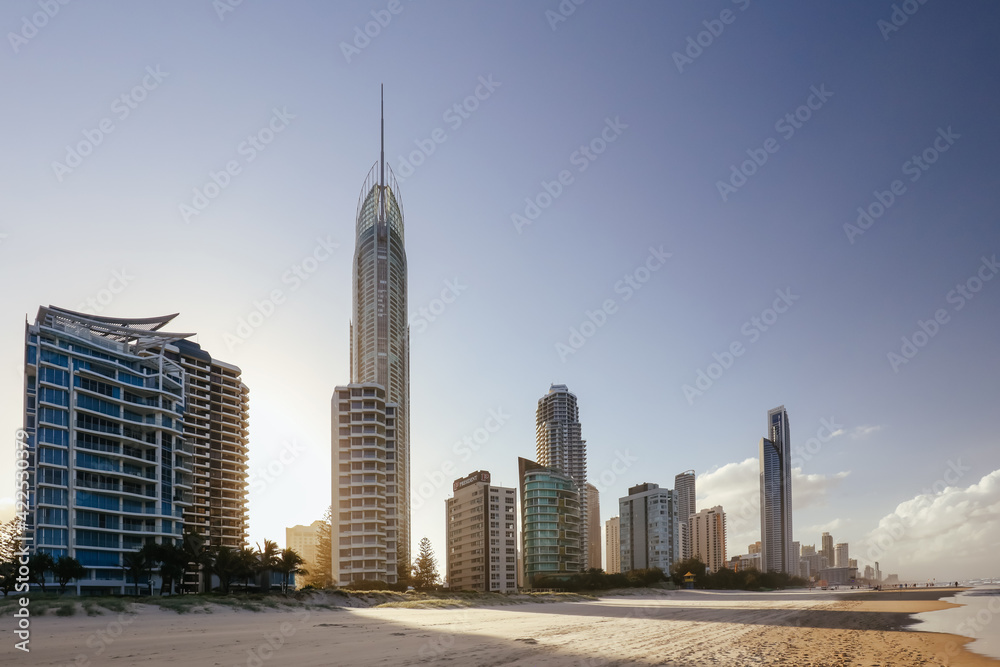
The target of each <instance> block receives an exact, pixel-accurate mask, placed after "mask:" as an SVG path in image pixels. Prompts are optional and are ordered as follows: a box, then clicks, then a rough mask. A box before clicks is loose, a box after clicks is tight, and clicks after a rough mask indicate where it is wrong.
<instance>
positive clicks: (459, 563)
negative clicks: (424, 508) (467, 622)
mask: <svg viewBox="0 0 1000 667" xmlns="http://www.w3.org/2000/svg"><path fill="white" fill-rule="evenodd" d="M451 489H452V492H453V493H454V496H453V497H452V498H448V499H446V500H445V501H444V503H445V528H446V535H447V548H448V550H447V552H446V555H445V576H446V577H447V580H448V587H449V588H453V589H460V588H464V589H468V590H474V591H484V592H485V591H496V592H499V593H515V592H517V546H516V543H517V537H516V535H517V533H516V528H515V526H516V525H517V517H516V512H517V509H516V508H517V503H516V501H515V497H516V490H515V489H512V488H507V487H504V486H493V485H492V484H491V483H490V473H489V472H487V471H486V470H477V471H476V472H474V473H472V474H470V475H467V476H465V477H463V478H461V479H456V480H455V481H454V482H453V483H452V485H451Z"/></svg>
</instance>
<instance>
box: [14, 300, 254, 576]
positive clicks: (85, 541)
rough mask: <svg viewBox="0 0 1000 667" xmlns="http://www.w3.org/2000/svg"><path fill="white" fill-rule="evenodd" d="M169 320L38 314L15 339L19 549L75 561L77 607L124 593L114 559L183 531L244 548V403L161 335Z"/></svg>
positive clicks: (223, 369)
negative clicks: (22, 450) (24, 508)
mask: <svg viewBox="0 0 1000 667" xmlns="http://www.w3.org/2000/svg"><path fill="white" fill-rule="evenodd" d="M174 317H175V315H170V316H166V317H155V318H147V319H124V318H111V317H102V316H96V315H86V314H83V313H76V312H73V311H69V310H65V309H61V308H56V307H53V306H48V307H44V306H43V307H41V308H40V309H39V311H38V315H37V317H36V320H35V322H34V323H33V324H27V325H26V327H25V374H24V381H25V384H24V395H25V401H24V406H25V414H24V430H25V432H26V434H27V443H28V448H29V453H30V454H31V456H30V460H31V462H32V464H33V465H31V466H30V467H29V500H30V503H29V506H30V511H29V514H28V520H27V521H26V524H25V539H26V542H27V543H28V544H29V545H31V549H32V550H33V551H34V552H37V553H48V554H49V555H51V556H52V557H53V558H58V557H59V556H70V557H73V558H76V559H77V560H78V561H80V563H81V565H83V566H84V568H85V570H86V574H85V576H84V577H81V578H80V579H79V580H78V581H77V582H76V584H75V590H76V592H77V593H78V594H81V593H89V594H115V593H118V594H120V593H124V592H125V586H126V582H125V579H124V574H123V570H122V564H123V558H124V556H125V554H127V553H129V552H134V551H137V550H138V549H140V548H142V547H143V546H144V545H145V544H148V543H164V544H165V543H174V544H179V543H180V541H181V540H182V537H183V535H184V532H185V530H190V531H192V532H194V533H197V534H199V535H200V536H201V537H202V538H204V540H205V543H206V545H209V546H227V547H233V548H239V547H242V546H243V545H244V544H245V543H246V535H247V508H246V503H247V481H246V477H247V473H246V469H247V455H248V449H247V445H248V431H247V428H248V418H249V407H248V406H249V403H248V400H249V399H248V395H249V391H248V389H247V387H246V385H244V384H243V383H242V381H241V380H240V370H239V368H237V367H235V366H232V365H230V364H225V363H224V362H221V361H218V360H215V359H212V357H211V356H210V355H208V354H207V353H205V352H203V351H202V350H201V348H200V347H198V346H197V345H195V344H193V343H189V342H187V341H184V339H185V338H187V337H188V336H190V335H192V334H172V333H167V332H164V331H162V328H163V327H164V326H166V325H167V324H168V323H169V322H170V321H171V320H172V319H173V318H174ZM189 583H195V582H189ZM200 583H201V585H202V586H204V582H200Z"/></svg>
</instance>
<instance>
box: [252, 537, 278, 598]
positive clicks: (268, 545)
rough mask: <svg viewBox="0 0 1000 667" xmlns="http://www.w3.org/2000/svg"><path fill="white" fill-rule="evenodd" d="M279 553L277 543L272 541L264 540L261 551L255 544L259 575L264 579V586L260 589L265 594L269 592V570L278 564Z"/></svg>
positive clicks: (258, 545)
mask: <svg viewBox="0 0 1000 667" xmlns="http://www.w3.org/2000/svg"><path fill="white" fill-rule="evenodd" d="M280 553H281V550H280V549H278V543H277V542H275V541H274V540H264V548H263V549H262V548H261V546H260V544H259V543H258V544H257V559H258V561H259V563H260V574H261V576H262V577H263V579H264V585H263V586H262V587H261V588H262V589H263V590H264V592H265V593H266V592H268V591H269V590H271V570H273V569H274V568H275V566H276V565H277V564H278V554H280Z"/></svg>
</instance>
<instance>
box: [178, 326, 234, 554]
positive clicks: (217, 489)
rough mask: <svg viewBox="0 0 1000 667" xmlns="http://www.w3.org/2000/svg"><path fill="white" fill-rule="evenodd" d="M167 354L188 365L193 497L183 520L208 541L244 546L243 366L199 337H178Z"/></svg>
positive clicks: (187, 425)
mask: <svg viewBox="0 0 1000 667" xmlns="http://www.w3.org/2000/svg"><path fill="white" fill-rule="evenodd" d="M173 347H174V348H176V349H177V353H176V354H175V353H174V352H173V351H172V350H170V348H168V350H167V352H166V356H167V358H168V359H171V360H173V361H177V362H179V363H180V365H181V368H183V369H184V394H185V396H186V397H187V404H186V405H185V414H184V440H185V441H186V443H187V444H188V445H190V446H191V450H192V452H193V454H194V462H193V468H192V472H193V476H194V477H193V486H192V492H193V500H194V502H192V504H191V507H189V508H188V509H187V510H186V511H185V512H184V522H185V524H187V525H188V526H190V528H191V530H193V531H194V532H197V533H199V534H200V535H202V536H203V537H204V538H206V539H205V546H206V547H229V548H231V549H239V548H241V547H243V546H244V545H245V544H246V543H247V537H248V534H249V528H250V517H249V510H248V508H247V467H248V461H247V459H248V455H249V449H248V446H249V441H250V431H249V428H248V426H249V422H248V420H249V414H250V407H249V401H250V390H249V389H247V386H246V385H245V384H243V381H242V379H241V377H242V371H240V369H239V368H237V367H236V366H233V365H232V364H228V363H226V362H224V361H220V360H219V359H215V358H213V357H212V355H211V354H209V353H208V352H206V351H205V350H203V349H202V348H201V346H200V345H198V344H197V343H193V342H191V341H189V340H178V341H176V342H174V343H173Z"/></svg>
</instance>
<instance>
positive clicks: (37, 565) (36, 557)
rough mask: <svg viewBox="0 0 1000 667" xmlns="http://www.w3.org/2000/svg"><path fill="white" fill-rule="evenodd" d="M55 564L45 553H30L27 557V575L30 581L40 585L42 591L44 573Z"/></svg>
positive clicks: (43, 590) (43, 588)
mask: <svg viewBox="0 0 1000 667" xmlns="http://www.w3.org/2000/svg"><path fill="white" fill-rule="evenodd" d="M55 566H56V562H55V561H54V560H52V556H51V555H49V554H47V553H36V554H32V555H31V556H30V557H29V558H28V572H29V575H28V576H29V577H30V580H31V582H32V583H35V584H38V585H39V586H41V587H42V592H43V593H44V592H45V573H46V572H51V571H52V568H54V567H55Z"/></svg>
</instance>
